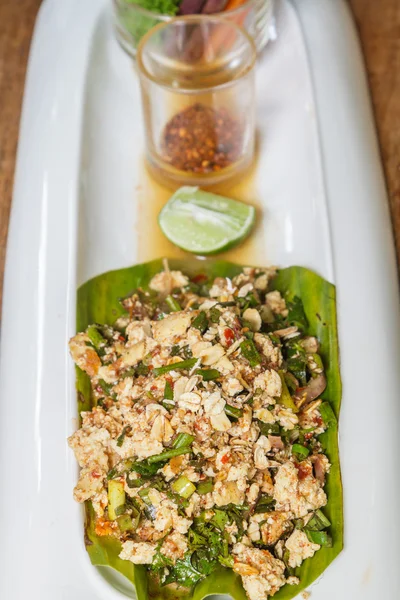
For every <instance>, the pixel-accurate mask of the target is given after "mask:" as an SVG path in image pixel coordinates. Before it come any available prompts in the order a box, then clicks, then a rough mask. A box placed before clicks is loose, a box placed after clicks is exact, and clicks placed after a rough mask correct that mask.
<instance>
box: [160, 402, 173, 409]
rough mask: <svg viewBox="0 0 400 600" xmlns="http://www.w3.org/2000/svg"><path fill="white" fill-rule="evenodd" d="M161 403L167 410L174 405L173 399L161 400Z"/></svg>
mask: <svg viewBox="0 0 400 600" xmlns="http://www.w3.org/2000/svg"><path fill="white" fill-rule="evenodd" d="M161 404H162V406H163V407H164V408H166V409H167V410H171V409H172V408H173V407H174V406H175V402H174V401H173V400H163V401H162V402H161Z"/></svg>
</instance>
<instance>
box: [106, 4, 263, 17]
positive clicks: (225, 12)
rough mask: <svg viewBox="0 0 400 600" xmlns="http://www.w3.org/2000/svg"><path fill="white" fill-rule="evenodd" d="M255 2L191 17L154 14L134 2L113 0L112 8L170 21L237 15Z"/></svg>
mask: <svg viewBox="0 0 400 600" xmlns="http://www.w3.org/2000/svg"><path fill="white" fill-rule="evenodd" d="M256 2H257V0H246V1H245V2H244V3H243V4H241V5H240V6H237V7H236V8H230V9H229V10H222V11H220V12H217V13H212V14H202V13H200V14H193V15H167V14H165V13H159V12H155V11H153V10H149V9H148V8H145V7H144V6H140V4H136V2H127V0H113V4H114V6H116V7H117V8H121V6H123V7H124V8H126V9H129V10H135V11H138V12H140V13H141V14H142V15H143V16H146V17H152V18H153V19H159V20H160V21H164V22H167V21H172V19H176V18H178V19H186V18H188V17H203V18H208V17H214V16H215V17H221V15H236V14H238V13H241V12H242V10H244V9H245V8H246V7H248V6H249V5H251V4H255V3H256Z"/></svg>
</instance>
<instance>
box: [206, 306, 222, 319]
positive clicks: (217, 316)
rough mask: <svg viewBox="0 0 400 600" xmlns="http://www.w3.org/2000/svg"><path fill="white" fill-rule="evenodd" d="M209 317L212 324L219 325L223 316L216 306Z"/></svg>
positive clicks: (211, 309)
mask: <svg viewBox="0 0 400 600" xmlns="http://www.w3.org/2000/svg"><path fill="white" fill-rule="evenodd" d="M209 315H210V321H211V323H219V319H220V317H221V315H222V312H221V311H220V310H218V308H215V306H213V307H212V308H210V312H209Z"/></svg>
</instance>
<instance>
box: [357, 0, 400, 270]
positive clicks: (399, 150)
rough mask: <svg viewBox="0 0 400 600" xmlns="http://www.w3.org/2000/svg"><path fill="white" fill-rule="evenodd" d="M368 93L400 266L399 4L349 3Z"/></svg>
mask: <svg viewBox="0 0 400 600" xmlns="http://www.w3.org/2000/svg"><path fill="white" fill-rule="evenodd" d="M350 5H351V7H352V9H353V14H354V18H355V21H356V25H357V28H358V31H359V35H360V40H361V46H362V49H363V52H364V57H365V64H366V69H367V74H368V79H369V85H370V89H371V95H372V102H373V106H374V111H375V121H376V125H377V130H378V136H379V142H380V148H381V156H382V162H383V168H384V170H385V174H386V182H387V190H388V196H389V202H390V207H391V212H392V222H393V229H394V234H395V240H396V249H397V263H398V265H399V266H400V0H379V2H376V1H375V0H350Z"/></svg>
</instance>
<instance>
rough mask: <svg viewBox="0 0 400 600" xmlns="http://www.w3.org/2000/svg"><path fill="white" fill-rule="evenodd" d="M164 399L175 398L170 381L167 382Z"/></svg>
mask: <svg viewBox="0 0 400 600" xmlns="http://www.w3.org/2000/svg"><path fill="white" fill-rule="evenodd" d="M164 399H165V400H173V399H174V390H173V389H172V385H171V384H170V382H169V381H166V382H165V387H164Z"/></svg>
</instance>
